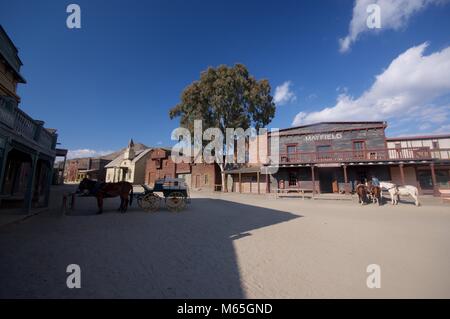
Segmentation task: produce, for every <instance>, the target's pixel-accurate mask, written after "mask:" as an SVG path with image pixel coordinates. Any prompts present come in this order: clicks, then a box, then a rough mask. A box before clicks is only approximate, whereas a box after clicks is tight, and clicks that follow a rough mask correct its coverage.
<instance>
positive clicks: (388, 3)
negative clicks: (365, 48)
mask: <svg viewBox="0 0 450 319" xmlns="http://www.w3.org/2000/svg"><path fill="white" fill-rule="evenodd" d="M447 1H448V0H355V4H354V6H353V17H352V20H351V22H350V27H349V34H348V35H347V36H346V37H345V38H342V39H339V45H340V51H341V52H346V51H348V50H349V49H350V47H351V45H352V44H353V43H354V42H355V41H356V40H357V39H358V37H359V36H360V34H361V33H364V32H368V31H372V32H373V31H374V30H381V31H383V30H388V29H393V30H398V29H401V28H403V27H405V26H406V25H407V24H408V21H409V19H410V18H411V16H412V15H414V14H415V13H417V12H419V11H421V10H424V9H425V8H426V7H427V6H429V5H431V4H441V3H445V2H447ZM370 4H377V5H378V6H379V7H380V15H381V29H369V28H368V27H367V17H368V16H369V13H367V11H366V10H367V6H368V5H370Z"/></svg>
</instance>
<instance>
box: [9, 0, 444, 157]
mask: <svg viewBox="0 0 450 319" xmlns="http://www.w3.org/2000/svg"><path fill="white" fill-rule="evenodd" d="M386 1H387V0H373V1H366V0H361V1H357V2H355V1H344V0H339V1H329V0H323V1H312V0H311V1H298V0H292V1H290V0H278V1H267V0H266V1H263V0H246V1H242V0H241V1H236V0H227V1H225V0H215V1H211V0H209V1H207V0H183V1H181V0H176V1H174V0H160V1H117V0H112V1H111V0H108V1H100V0H89V1H81V0H77V1H72V2H69V1H44V0H43V1H26V0H15V1H8V2H6V1H5V0H0V7H1V10H0V23H1V24H2V25H3V27H4V28H5V29H6V31H7V32H8V33H9V35H10V37H11V38H12V39H13V41H14V42H15V44H16V46H17V47H18V48H19V50H20V57H21V59H22V61H23V63H24V66H23V68H22V74H23V76H24V77H25V78H26V79H27V81H28V83H27V84H25V85H21V86H20V87H19V95H20V96H21V97H22V103H21V105H20V107H21V108H22V109H24V110H25V111H26V112H28V113H29V114H30V115H31V116H33V117H34V118H37V119H43V120H45V122H46V126H47V127H52V128H57V129H58V132H59V141H60V142H61V147H64V148H68V149H69V150H73V151H79V150H85V153H86V154H88V153H89V154H95V153H102V152H107V151H110V150H116V149H118V148H121V147H123V146H125V145H126V144H127V142H128V140H129V139H130V138H131V137H132V138H134V140H135V141H139V142H142V143H145V144H146V145H149V146H156V145H158V144H162V145H170V144H172V142H171V141H170V132H171V131H172V129H173V128H175V127H177V126H178V122H177V120H173V121H171V120H170V119H169V117H168V110H169V108H171V107H172V106H174V105H176V104H177V102H178V101H179V97H180V94H181V92H182V90H183V88H185V87H186V86H187V85H188V84H190V83H191V82H192V81H194V80H196V79H198V77H199V74H200V72H201V71H202V70H204V69H206V68H207V67H208V66H217V65H220V64H228V65H232V64H234V63H237V62H239V63H244V64H245V65H246V66H247V67H248V68H249V70H250V72H251V73H252V74H253V75H254V76H255V77H256V78H267V79H268V80H269V81H270V83H271V85H272V90H273V95H275V96H276V98H277V102H278V103H277V112H276V117H275V119H274V120H273V122H272V123H271V125H270V127H279V128H284V127H289V126H291V125H293V124H304V123H310V122H314V121H321V120H361V119H366V120H380V119H383V120H387V121H388V123H389V129H388V134H389V135H391V136H392V135H410V134H423V133H449V132H450V78H449V77H450V71H449V70H450V4H449V2H448V1H445V0H444V1H442V0H421V1H416V0H408V1H406V0H397V6H395V5H394V6H386ZM70 3H77V4H78V5H80V7H81V26H82V27H81V29H68V28H67V27H66V18H67V16H68V14H67V13H66V7H67V5H68V4H70ZM366 3H378V4H379V5H380V7H381V21H382V27H381V29H379V30H369V29H367V28H365V25H363V24H362V22H361V21H362V20H361V19H362V17H361V14H362V13H361V12H362V11H361V10H360V9H361V8H362V7H364V8H365V5H366ZM405 3H406V4H405ZM359 7H361V8H359ZM358 10H359V11H358ZM363 13H364V12H363ZM364 14H365V13H364ZM363 18H364V22H365V18H366V17H365V16H363ZM349 30H352V31H349ZM346 37H347V40H348V41H347V42H348V43H347V44H348V45H347V46H346V47H345V48H344V47H343V45H342V42H340V41H339V40H340V39H345V38H346ZM377 76H378V77H377ZM277 87H278V91H277ZM88 150H90V151H88ZM73 154H79V153H73Z"/></svg>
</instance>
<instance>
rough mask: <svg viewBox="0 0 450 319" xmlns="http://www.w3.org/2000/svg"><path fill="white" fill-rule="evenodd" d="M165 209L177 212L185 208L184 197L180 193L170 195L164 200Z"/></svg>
mask: <svg viewBox="0 0 450 319" xmlns="http://www.w3.org/2000/svg"><path fill="white" fill-rule="evenodd" d="M166 205H167V209H168V210H170V211H171V212H179V211H181V210H182V209H184V208H185V207H186V197H185V196H184V195H183V194H182V193H180V192H173V193H170V194H169V195H168V196H167V198H166Z"/></svg>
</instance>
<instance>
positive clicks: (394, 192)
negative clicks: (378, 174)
mask: <svg viewBox="0 0 450 319" xmlns="http://www.w3.org/2000/svg"><path fill="white" fill-rule="evenodd" d="M380 187H381V188H384V189H386V190H387V191H388V192H389V195H391V203H392V205H397V204H398V200H399V197H400V195H401V196H411V197H412V198H413V199H414V202H415V204H416V206H420V202H419V190H418V189H417V187H415V186H412V185H405V186H397V185H395V184H393V183H388V182H380Z"/></svg>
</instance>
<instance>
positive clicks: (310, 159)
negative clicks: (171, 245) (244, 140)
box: [280, 147, 450, 164]
mask: <svg viewBox="0 0 450 319" xmlns="http://www.w3.org/2000/svg"><path fill="white" fill-rule="evenodd" d="M431 159H442V160H445V159H450V149H433V150H431V149H430V148H429V147H409V148H392V149H367V150H351V151H326V152H290V153H280V163H281V164H295V163H341V162H370V161H389V160H431Z"/></svg>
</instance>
